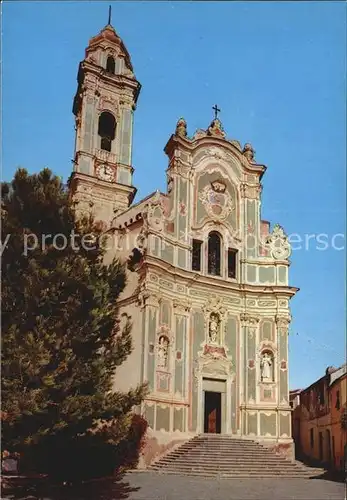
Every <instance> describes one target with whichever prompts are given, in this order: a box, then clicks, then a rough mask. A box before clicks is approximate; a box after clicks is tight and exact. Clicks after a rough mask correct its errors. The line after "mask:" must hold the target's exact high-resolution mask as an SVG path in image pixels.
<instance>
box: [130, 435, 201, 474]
mask: <svg viewBox="0 0 347 500" xmlns="http://www.w3.org/2000/svg"><path fill="white" fill-rule="evenodd" d="M194 435H195V434H192V435H191V434H185V433H183V432H165V431H153V430H152V429H151V428H150V427H149V428H148V430H147V434H146V441H145V446H144V448H143V450H142V453H141V457H140V460H139V464H138V467H137V468H138V469H146V468H147V467H148V465H150V464H151V463H153V462H155V461H156V460H158V459H159V458H161V457H163V456H164V455H165V454H166V453H168V452H169V451H173V450H174V449H175V448H176V447H177V446H180V445H182V444H183V443H185V442H186V441H188V440H189V439H191V438H192V437H194Z"/></svg>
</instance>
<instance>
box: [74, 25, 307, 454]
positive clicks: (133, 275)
mask: <svg viewBox="0 0 347 500" xmlns="http://www.w3.org/2000/svg"><path fill="white" fill-rule="evenodd" d="M77 80H78V88H77V93H76V96H75V99H74V105H73V112H74V114H75V118H76V122H75V123H76V146H75V158H74V169H73V173H72V175H71V178H70V181H69V182H70V189H71V193H72V196H73V199H74V201H75V205H76V210H78V211H81V212H83V213H86V212H89V211H91V212H93V214H94V215H95V217H96V219H97V220H99V221H101V223H102V224H103V226H104V229H105V234H106V235H108V238H109V241H110V246H112V242H113V243H115V242H116V248H115V247H112V248H110V249H109V257H113V256H114V255H115V253H117V254H119V255H120V256H121V257H122V258H123V259H125V260H127V261H128V283H127V287H126V289H125V291H124V293H123V295H122V297H121V300H120V303H119V306H120V314H121V317H122V318H124V319H126V318H131V320H132V323H133V336H134V351H133V353H132V355H131V356H130V357H129V358H128V360H127V361H126V362H125V363H124V364H123V365H122V366H121V367H120V368H119V370H118V372H117V388H119V389H121V390H123V389H128V388H129V387H131V386H135V385H136V384H138V383H141V382H143V381H148V383H149V387H150V394H149V395H148V397H147V398H146V400H145V402H144V403H143V406H142V408H141V411H142V413H143V414H144V415H145V417H146V419H147V420H148V423H149V426H150V430H149V436H150V437H151V439H149V443H150V447H151V449H149V447H148V450H147V452H148V453H147V452H146V453H147V455H146V460H147V461H148V460H150V458H151V457H152V456H153V455H154V454H157V453H160V452H162V451H164V450H165V449H168V448H169V447H171V446H172V445H173V444H174V443H177V442H180V441H182V440H185V439H187V438H188V437H190V436H192V435H194V434H197V433H203V432H212V433H226V434H234V435H237V436H240V437H243V438H245V439H247V438H252V439H256V440H258V441H260V442H262V443H264V444H266V445H268V446H270V447H275V448H276V449H277V450H279V451H281V452H283V453H285V454H287V455H289V456H291V455H292V453H293V440H292V434H291V407H290V405H289V391H288V328H289V323H290V320H291V316H290V309H289V301H290V299H291V298H292V297H293V296H294V295H295V293H296V292H297V290H298V289H297V288H294V287H292V286H289V284H288V279H289V277H288V271H289V265H290V261H289V256H290V251H291V250H290V245H289V243H288V239H287V236H286V234H285V233H284V230H283V229H282V227H281V226H279V225H278V224H275V225H274V226H273V227H272V229H271V230H270V223H269V222H267V221H264V220H262V218H261V191H262V184H261V180H262V177H263V175H264V173H265V171H266V167H265V166H264V165H263V164H261V163H258V162H257V161H256V159H255V153H254V150H253V148H252V146H251V145H250V144H245V145H244V146H243V147H242V146H241V144H240V142H239V141H237V140H235V139H231V138H229V137H227V135H226V133H225V131H224V130H223V127H222V123H221V121H220V120H219V118H218V116H217V115H218V112H219V110H218V108H217V107H216V106H215V108H214V111H215V117H214V119H213V120H212V122H211V123H210V124H209V125H208V126H207V127H206V129H199V130H197V131H196V132H195V133H194V134H192V135H189V133H188V127H187V123H186V121H185V120H184V119H183V118H181V119H179V120H178V122H177V125H176V128H175V129H174V132H173V134H172V135H171V136H170V137H169V139H168V142H167V144H166V146H165V149H164V150H165V152H166V154H167V156H168V168H167V170H166V174H165V175H166V179H167V190H166V192H165V193H161V192H159V191H155V192H154V193H152V194H150V195H149V196H147V197H146V198H144V199H142V200H139V201H137V202H136V203H134V198H135V194H136V188H135V186H134V185H133V172H134V167H133V165H132V147H133V144H132V137H133V133H132V129H133V116H134V111H135V109H136V104H137V100H138V96H139V93H140V89H141V85H140V83H139V82H138V80H137V79H136V77H135V74H134V68H133V66H132V63H131V58H130V55H129V53H128V52H127V49H126V47H125V45H124V43H123V42H122V40H121V39H120V37H119V36H118V34H117V33H116V31H115V30H114V28H113V27H112V26H111V25H110V24H108V25H107V26H106V27H105V28H104V29H102V31H101V32H100V33H99V34H98V35H97V36H95V37H93V38H91V40H90V41H89V45H88V47H87V49H86V52H85V58H84V59H83V61H82V62H81V63H80V66H79V70H78V77H77ZM148 123H149V124H150V125H149V130H148V134H149V137H150V128H151V127H152V126H160V125H158V124H153V123H151V117H150V116H149V117H148ZM138 168H141V166H138ZM149 175H150V172H149ZM163 175H164V172H163Z"/></svg>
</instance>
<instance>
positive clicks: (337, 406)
mask: <svg viewBox="0 0 347 500" xmlns="http://www.w3.org/2000/svg"><path fill="white" fill-rule="evenodd" d="M335 408H336V409H337V410H339V409H340V408H341V403H340V391H336V405H335Z"/></svg>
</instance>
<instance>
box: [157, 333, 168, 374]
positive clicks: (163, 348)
mask: <svg viewBox="0 0 347 500" xmlns="http://www.w3.org/2000/svg"><path fill="white" fill-rule="evenodd" d="M168 357H169V342H168V340H167V338H166V337H163V336H162V337H160V339H159V346H158V368H167V367H168Z"/></svg>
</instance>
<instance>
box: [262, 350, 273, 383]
mask: <svg viewBox="0 0 347 500" xmlns="http://www.w3.org/2000/svg"><path fill="white" fill-rule="evenodd" d="M260 368H261V378H262V380H273V378H272V357H271V356H270V354H268V353H267V352H265V353H264V354H263V355H262V358H261V362H260Z"/></svg>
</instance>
